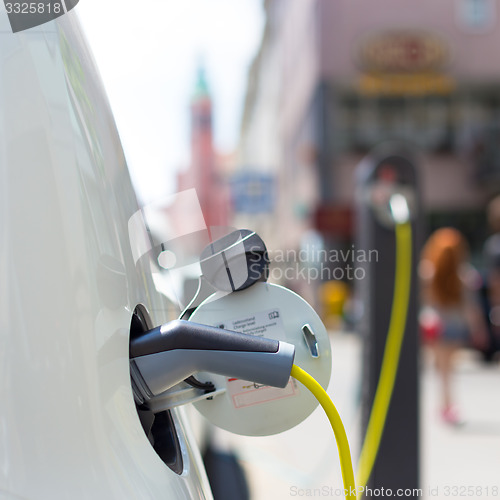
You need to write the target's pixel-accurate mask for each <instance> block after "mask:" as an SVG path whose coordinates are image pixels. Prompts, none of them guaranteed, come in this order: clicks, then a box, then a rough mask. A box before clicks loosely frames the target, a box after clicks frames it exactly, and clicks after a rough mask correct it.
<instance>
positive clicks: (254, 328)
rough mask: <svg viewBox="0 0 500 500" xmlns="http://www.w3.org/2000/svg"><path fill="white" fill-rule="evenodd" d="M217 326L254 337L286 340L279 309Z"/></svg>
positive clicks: (231, 320) (253, 314)
mask: <svg viewBox="0 0 500 500" xmlns="http://www.w3.org/2000/svg"><path fill="white" fill-rule="evenodd" d="M215 326H218V327H219V328H225V329H227V330H234V331H236V332H241V333H247V334H248V335H253V336H254V337H268V338H270V339H275V340H286V338H285V328H284V326H283V321H282V319H281V313H280V310H279V309H270V310H268V311H260V312H257V313H252V314H249V315H248V316H245V317H244V318H236V319H230V320H227V321H225V322H224V323H219V324H217V325H215Z"/></svg>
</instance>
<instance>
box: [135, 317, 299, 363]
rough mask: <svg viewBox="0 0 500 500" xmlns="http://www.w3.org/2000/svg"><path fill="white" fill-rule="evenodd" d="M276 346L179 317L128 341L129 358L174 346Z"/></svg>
mask: <svg viewBox="0 0 500 500" xmlns="http://www.w3.org/2000/svg"><path fill="white" fill-rule="evenodd" d="M278 348H279V342H278V341H277V340H272V339H266V338H263V337H253V336H252V335H247V334H245V333H239V332H234V331H231V330H224V329H222V328H217V327H215V326H207V325H201V324H199V323H193V322H191V321H185V320H181V319H179V320H174V321H170V322H169V323H165V324H164V325H161V326H158V327H156V328H153V329H152V330H149V331H147V332H145V333H144V334H143V335H141V336H140V337H137V338H135V339H133V340H132V341H131V342H130V358H131V359H133V358H137V357H139V356H147V355H149V354H155V353H159V352H165V351H173V350H174V349H197V350H202V351H244V352H245V351H246V352H278ZM290 369H291V367H290Z"/></svg>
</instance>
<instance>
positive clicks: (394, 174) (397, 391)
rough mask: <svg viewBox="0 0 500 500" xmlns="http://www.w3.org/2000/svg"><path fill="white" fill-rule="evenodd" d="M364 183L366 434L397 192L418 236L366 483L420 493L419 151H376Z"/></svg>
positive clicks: (360, 175)
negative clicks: (385, 408) (396, 351)
mask: <svg viewBox="0 0 500 500" xmlns="http://www.w3.org/2000/svg"><path fill="white" fill-rule="evenodd" d="M357 189H358V192H357V194H358V207H357V208H358V214H357V215H358V217H357V235H356V239H357V242H356V246H357V248H359V249H363V250H365V251H366V255H371V256H372V257H373V258H371V259H367V260H368V261H367V262H365V263H363V264H364V270H365V274H364V279H363V280H360V282H359V283H357V284H356V288H357V296H358V299H359V300H360V301H361V303H362V304H363V314H362V317H361V318H360V323H359V331H360V334H361V337H362V340H363V353H362V356H363V373H362V433H363V434H362V435H363V436H364V435H365V434H366V429H367V427H368V422H369V418H370V413H371V409H372V407H373V402H374V398H375V393H376V391H377V385H378V381H379V378H380V373H381V367H382V361H383V358H384V349H385V345H386V340H387V335H388V330H389V322H390V318H391V309H392V301H393V299H394V283H395V273H396V270H395V261H396V233H395V229H396V227H395V226H396V224H395V221H394V217H393V214H391V210H390V207H389V201H390V198H391V196H393V195H394V194H396V193H397V194H400V195H402V196H404V198H405V200H406V202H407V204H408V208H409V210H410V220H411V222H410V224H411V232H412V234H413V235H414V237H413V238H412V258H411V285H410V293H409V304H408V312H407V317H406V325H405V333H404V338H403V342H402V345H401V353H400V359H399V364H398V367H397V375H396V379H395V384H394V388H393V392H392V397H391V400H390V404H389V407H388V411H387V417H386V421H385V427H384V430H383V433H382V437H381V440H380V446H379V449H378V454H377V457H376V459H375V462H374V465H373V469H372V470H371V474H370V476H369V480H368V483H367V484H366V486H368V487H369V488H372V489H376V488H384V490H385V491H387V490H388V489H391V490H392V492H393V493H394V492H395V491H397V490H398V489H399V488H401V489H403V490H408V489H411V490H412V491H414V488H418V484H419V404H418V347H419V346H418V335H417V334H418V329H417V324H418V323H417V302H418V297H417V288H418V287H417V275H416V261H417V260H416V259H417V258H418V244H417V242H418V226H419V203H418V191H417V189H418V188H417V174H416V161H415V159H414V156H413V155H412V154H410V153H409V152H408V151H405V149H404V148H402V147H401V146H399V145H389V146H388V147H385V148H383V149H381V150H380V149H379V150H376V151H375V152H373V153H372V154H371V155H369V156H368V157H367V158H366V159H365V160H364V161H363V162H362V163H361V164H360V165H359V166H358V169H357ZM370 251H372V252H370ZM375 256H376V258H375ZM379 491H382V490H379ZM409 498H411V497H409Z"/></svg>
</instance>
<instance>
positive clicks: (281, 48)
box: [237, 0, 500, 248]
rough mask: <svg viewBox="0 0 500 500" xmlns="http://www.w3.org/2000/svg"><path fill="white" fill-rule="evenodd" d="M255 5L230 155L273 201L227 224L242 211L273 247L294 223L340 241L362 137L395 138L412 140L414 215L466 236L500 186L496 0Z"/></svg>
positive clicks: (475, 236)
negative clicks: (251, 52) (263, 18)
mask: <svg viewBox="0 0 500 500" xmlns="http://www.w3.org/2000/svg"><path fill="white" fill-rule="evenodd" d="M264 7H265V11H266V15H267V23H266V27H265V31H264V35H263V39H262V44H261V47H260V51H259V53H258V54H257V56H256V58H255V60H254V62H253V65H252V67H251V70H250V73H249V79H248V91H247V96H246V103H245V110H244V116H243V122H242V129H241V142H240V148H239V155H238V165H240V171H247V172H256V171H257V172H264V173H266V175H268V176H269V177H270V178H273V179H274V181H275V187H274V195H275V201H274V205H273V207H272V209H271V211H270V212H269V207H268V208H267V212H266V211H265V210H263V211H262V213H261V214H260V215H255V214H251V213H248V211H247V212H246V213H245V212H244V211H243V212H241V211H240V213H239V215H238V217H239V218H240V219H237V220H238V223H240V222H239V221H245V222H246V225H247V226H250V224H252V223H253V225H254V226H257V227H258V228H259V229H260V230H261V231H263V233H264V235H269V236H268V238H270V241H269V243H270V244H271V245H279V247H280V248H282V247H290V248H298V247H300V246H301V245H303V235H304V232H305V231H307V230H316V231H318V232H319V233H321V234H322V236H323V238H324V239H325V241H326V243H327V246H330V247H331V246H334V247H339V246H340V247H341V246H343V245H349V244H350V243H351V238H352V230H353V209H354V198H355V175H354V173H355V169H356V166H357V165H358V164H359V162H360V161H361V159H362V158H363V157H364V156H365V155H366V154H367V153H368V152H369V151H370V150H371V149H372V148H373V147H375V146H377V145H378V144H380V143H382V142H383V141H386V140H390V139H399V140H403V141H406V142H408V143H409V144H411V145H413V146H415V147H416V149H417V151H419V152H421V162H420V164H419V174H420V175H419V177H420V184H421V188H422V200H423V206H424V213H425V216H426V221H427V226H428V227H429V228H430V229H432V228H433V227H434V226H438V225H443V224H451V225H457V226H460V228H461V229H462V230H463V231H464V232H465V233H466V234H467V236H468V237H469V239H470V240H472V243H473V244H474V242H476V241H477V244H478V245H479V244H480V240H482V238H484V236H485V234H484V231H485V229H484V228H485V220H484V219H485V217H484V206H485V204H486V202H487V200H488V199H489V198H491V196H493V195H494V194H495V193H497V192H498V191H500V141H499V140H498V139H499V138H500V58H499V57H498V51H497V48H498V47H499V46H500V11H499V10H500V6H498V7H497V3H496V2H495V1H494V0H440V1H439V2H436V1H434V0H422V1H420V2H410V1H409V0H405V1H401V0H378V1H377V2H373V1H371V0H335V1H331V0H308V1H304V0H267V1H265V3H264ZM249 189H250V188H249ZM272 221H274V223H273V222H272ZM306 234H307V233H306Z"/></svg>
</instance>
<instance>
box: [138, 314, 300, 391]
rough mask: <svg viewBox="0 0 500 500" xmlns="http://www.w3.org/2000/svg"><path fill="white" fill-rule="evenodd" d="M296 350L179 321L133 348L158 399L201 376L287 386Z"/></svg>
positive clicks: (150, 333)
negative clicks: (179, 384)
mask: <svg viewBox="0 0 500 500" xmlns="http://www.w3.org/2000/svg"><path fill="white" fill-rule="evenodd" d="M294 357H295V346H293V345H292V344H289V343H287V342H282V341H278V340H273V339H267V338H263V337H254V336H252V335H247V334H244V333H239V332H234V331H231V330H224V329H222V328H217V327H213V326H207V325H201V324H198V323H193V322H191V321H183V320H175V321H171V322H169V323H166V324H164V325H162V326H159V327H157V328H153V329H152V330H149V331H148V332H145V333H144V334H143V335H141V336H140V337H137V338H135V339H133V340H132V341H131V343H130V358H131V359H132V360H133V361H134V362H135V363H136V365H137V367H138V368H139V370H140V372H141V374H142V377H143V378H144V381H145V382H146V384H147V385H148V388H149V390H150V392H151V394H152V395H157V394H159V393H161V392H163V391H166V390H167V389H169V388H170V387H172V386H173V385H175V384H176V383H178V382H180V381H182V380H184V379H186V378H187V377H189V376H190V375H192V374H193V373H195V372H198V371H207V372H212V373H217V374H219V375H225V376H228V377H237V378H241V379H244V380H250V381H252V382H257V383H260V384H265V385H272V386H274V387H285V386H286V384H287V383H288V380H289V378H290V372H291V370H292V365H293V360H294Z"/></svg>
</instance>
